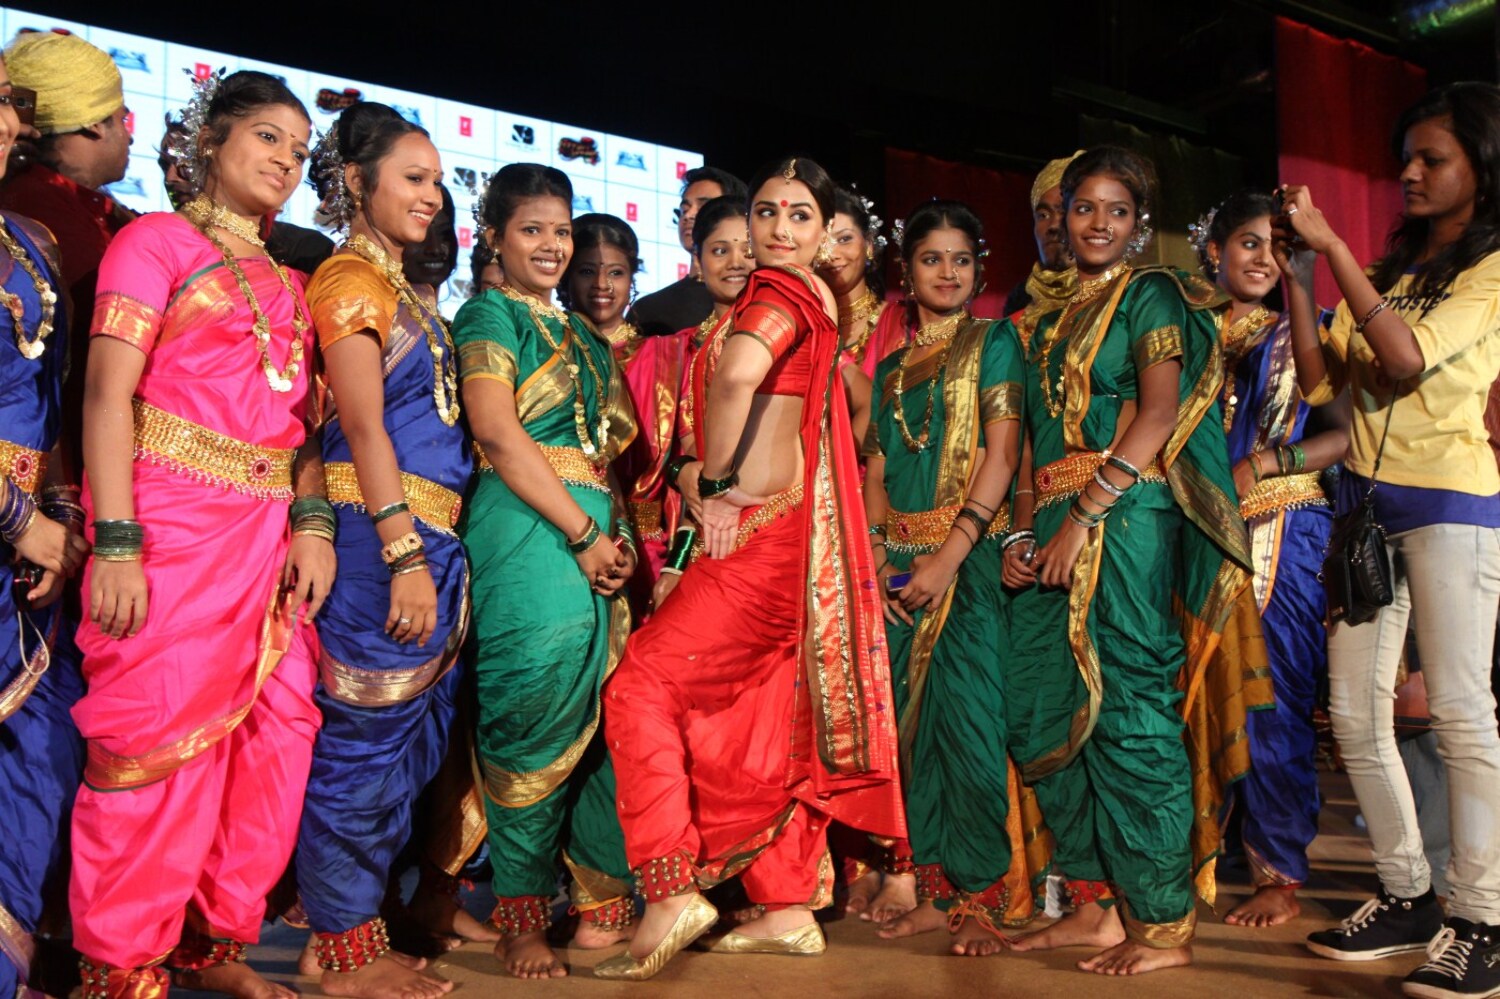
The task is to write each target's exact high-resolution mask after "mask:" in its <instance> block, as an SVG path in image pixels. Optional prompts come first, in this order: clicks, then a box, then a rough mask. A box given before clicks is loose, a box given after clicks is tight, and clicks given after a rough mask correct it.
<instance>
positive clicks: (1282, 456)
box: [1250, 444, 1307, 482]
mask: <svg viewBox="0 0 1500 999" xmlns="http://www.w3.org/2000/svg"><path fill="white" fill-rule="evenodd" d="M1272 451H1273V453H1274V454H1275V455H1276V474H1277V475H1300V474H1302V473H1303V472H1305V471H1307V455H1306V454H1305V453H1304V452H1303V450H1302V448H1300V447H1298V446H1297V445H1296V444H1278V445H1277V446H1276V447H1275V448H1273V449H1272ZM1261 453H1262V452H1260V451H1257V452H1255V458H1254V460H1253V461H1251V462H1250V472H1251V474H1252V475H1253V476H1254V478H1255V481H1256V482H1259V481H1260V480H1261V479H1263V478H1265V475H1266V473H1265V472H1263V471H1261V468H1260V455H1261Z"/></svg>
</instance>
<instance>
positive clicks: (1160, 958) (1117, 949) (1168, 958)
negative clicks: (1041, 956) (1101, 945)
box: [1078, 940, 1193, 975]
mask: <svg viewBox="0 0 1500 999" xmlns="http://www.w3.org/2000/svg"><path fill="white" fill-rule="evenodd" d="M1192 963H1193V948H1192V945H1191V944H1188V945H1186V946H1183V947H1172V948H1169V949H1165V950H1163V949H1160V948H1157V947H1147V946H1146V945H1145V944H1143V943H1138V942H1137V941H1135V940H1126V941H1125V942H1124V943H1118V944H1115V945H1114V946H1113V947H1111V948H1109V949H1108V950H1106V951H1104V952H1103V953H1100V954H1095V955H1094V956H1093V957H1091V958H1089V959H1088V960H1087V961H1079V962H1078V970H1079V971H1092V972H1093V973H1094V974H1096V975H1144V974H1145V973H1146V972H1148V971H1156V970H1158V969H1160V968H1181V967H1184V966H1186V965H1189V964H1192Z"/></svg>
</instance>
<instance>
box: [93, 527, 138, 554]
mask: <svg viewBox="0 0 1500 999" xmlns="http://www.w3.org/2000/svg"><path fill="white" fill-rule="evenodd" d="M144 540H145V535H144V533H143V532H142V531H141V525H140V524H138V523H137V522H135V521H133V520H96V521H94V558H96V559H98V560H99V561H101V562H134V561H135V560H136V559H138V558H140V557H141V545H142V542H143V541H144Z"/></svg>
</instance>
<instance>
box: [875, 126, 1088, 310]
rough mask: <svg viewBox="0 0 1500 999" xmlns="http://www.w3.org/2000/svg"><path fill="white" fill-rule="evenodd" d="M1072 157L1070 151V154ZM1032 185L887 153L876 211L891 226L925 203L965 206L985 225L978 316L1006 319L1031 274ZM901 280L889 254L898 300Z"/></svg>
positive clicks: (1023, 178) (1006, 175)
mask: <svg viewBox="0 0 1500 999" xmlns="http://www.w3.org/2000/svg"><path fill="white" fill-rule="evenodd" d="M1068 152H1071V150H1068ZM1031 181H1032V177H1031V176H1030V175H1028V174H1021V173H1011V172H1001V171H999V170H989V169H986V168H984V167H978V166H971V165H970V164H967V163H953V162H950V161H949V160H940V159H937V158H936V157H932V156H924V155H922V154H921V153H914V152H910V151H908V150H905V149H890V148H887V149H886V151H885V204H883V205H877V206H876V208H875V210H876V213H877V214H878V215H880V217H881V218H883V219H885V220H886V222H887V223H890V222H893V221H895V220H896V219H904V218H906V217H907V216H909V215H910V214H911V213H912V211H913V210H915V209H916V208H917V207H918V206H920V205H921V204H922V202H924V201H930V200H932V199H933V198H951V199H953V200H955V201H962V202H963V203H964V204H966V205H968V206H969V207H970V208H972V209H974V211H975V213H976V214H977V215H978V216H979V217H980V219H982V220H983V222H984V236H985V242H986V243H987V244H988V246H989V251H990V255H989V257H988V258H986V260H985V262H984V275H985V289H984V293H983V294H982V295H980V296H979V298H978V299H976V300H975V302H974V307H973V310H974V314H975V315H976V316H985V317H989V318H1001V315H1000V313H1001V307H1002V306H1003V305H1004V304H1005V296H1006V295H1008V294H1010V290H1011V288H1013V287H1014V286H1015V285H1016V284H1017V283H1019V282H1020V281H1022V280H1024V279H1025V278H1026V275H1028V274H1030V273H1031V265H1032V263H1034V262H1035V260H1036V244H1035V243H1033V242H1032V238H1031ZM900 280H901V265H900V254H899V253H898V252H897V251H896V247H895V245H894V243H893V244H892V245H891V247H890V249H889V250H887V251H886V285H887V287H888V288H890V289H891V293H892V294H891V295H890V296H888V297H893V296H894V295H895V293H897V292H898V291H899V288H900Z"/></svg>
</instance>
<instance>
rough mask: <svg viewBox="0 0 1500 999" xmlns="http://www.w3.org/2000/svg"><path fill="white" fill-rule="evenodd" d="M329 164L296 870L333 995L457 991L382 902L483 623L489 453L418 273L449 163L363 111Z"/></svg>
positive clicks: (324, 167)
mask: <svg viewBox="0 0 1500 999" xmlns="http://www.w3.org/2000/svg"><path fill="white" fill-rule="evenodd" d="M330 147H331V148H330ZM315 169H318V170H321V171H323V173H324V175H325V177H327V179H328V180H330V182H331V183H330V194H329V196H328V197H327V198H325V205H326V206H327V207H328V208H329V209H330V210H331V214H333V215H334V216H335V217H337V218H338V219H339V220H340V221H341V222H343V223H345V224H348V226H349V239H348V242H347V243H346V244H345V245H344V247H343V248H342V249H341V250H340V252H338V253H336V254H334V256H333V257H331V258H330V259H329V260H328V261H327V262H325V263H324V264H323V265H322V266H321V267H319V268H318V271H317V273H316V274H315V275H314V276H313V279H312V281H311V283H310V284H309V285H308V288H307V301H308V307H309V310H310V311H311V314H312V317H313V322H314V324H315V326H316V327H317V331H318V340H319V343H320V344H321V346H322V349H323V354H324V359H325V365H326V368H327V374H328V388H329V391H330V394H331V399H330V401H329V406H330V407H331V409H330V413H329V415H328V416H327V420H326V423H325V425H324V429H323V459H324V462H325V467H326V474H327V480H328V498H329V500H330V501H331V503H332V504H333V507H334V511H333V512H332V517H333V518H334V520H335V521H336V528H337V531H336V534H337V542H336V550H337V552H338V557H339V575H338V578H337V581H336V582H335V584H334V587H333V590H332V591H331V592H330V594H329V597H328V602H327V604H326V605H325V606H324V608H323V613H322V616H321V617H320V619H319V624H318V632H319V636H320V638H321V641H322V655H321V658H320V661H319V681H320V682H319V686H318V690H317V693H316V698H317V703H318V707H319V709H320V710H321V711H322V713H323V728H322V731H321V732H320V733H319V735H318V741H317V745H316V747H315V749H314V752H313V764H312V773H311V775H310V776H309V779H308V788H307V803H306V806H305V808H304V811H303V817H302V829H301V834H300V837H299V839H298V843H297V883H298V887H299V889H300V891H301V893H302V901H303V905H304V906H305V907H306V909H307V914H308V919H309V921H310V923H311V924H312V929H313V931H314V933H315V934H316V940H315V942H314V947H315V950H316V952H317V957H318V961H319V964H320V965H321V966H322V968H323V969H324V972H323V979H322V983H321V987H322V990H323V991H324V992H325V993H326V994H328V995H336V996H349V995H359V996H365V997H370V996H392V997H394V996H402V997H404V999H434V997H436V996H438V995H441V994H443V993H445V992H447V991H449V990H450V989H452V987H453V986H452V984H451V983H449V982H447V981H444V980H442V979H439V978H436V977H433V976H431V975H428V974H425V973H423V972H422V970H421V965H420V963H419V962H416V961H413V960H411V959H407V958H398V957H396V956H394V955H392V954H390V943H389V940H388V938H387V935H386V929H385V923H384V920H382V919H381V918H380V911H381V901H382V899H383V898H384V896H385V894H386V885H387V879H388V875H389V872H390V868H391V864H392V863H393V861H394V860H395V857H396V854H397V852H398V851H399V850H400V849H401V847H402V845H403V844H404V842H405V840H406V838H407V835H408V832H409V829H410V819H411V808H412V804H413V802H414V801H415V800H416V797H417V795H418V793H419V792H420V791H421V790H422V788H423V786H424V785H426V784H427V783H428V781H430V780H431V779H432V778H433V776H434V775H435V774H436V773H437V771H438V768H439V766H440V765H441V764H442V761H443V758H444V755H445V753H446V749H447V742H448V733H449V730H450V728H451V723H452V718H453V712H454V702H455V696H456V693H457V691H458V684H459V675H460V671H459V670H458V669H457V668H455V667H456V665H457V662H458V658H457V653H458V649H459V645H460V644H461V642H462V641H463V636H464V631H465V628H466V624H467V617H468V564H467V561H466V559H465V556H464V549H463V545H462V544H461V543H460V542H459V540H458V537H457V536H456V534H455V533H454V530H453V527H454V524H456V523H457V520H458V513H459V506H460V496H461V495H462V492H463V490H464V488H465V487H466V485H467V484H468V480H469V477H470V475H471V474H472V466H473V462H472V458H471V457H470V451H469V445H468V440H467V438H466V435H465V432H464V429H463V426H462V424H460V423H459V421H458V415H459V405H458V392H457V383H456V378H457V373H456V367H455V362H454V354H453V344H452V341H451V339H450V338H449V336H448V331H447V328H446V326H445V325H444V324H443V321H442V318H441V317H440V316H439V315H438V314H437V311H436V308H435V305H434V303H433V302H431V301H426V300H423V299H422V298H420V297H418V295H417V294H416V293H415V292H414V291H413V290H412V287H411V285H410V284H408V283H407V281H406V279H405V277H403V276H402V271H401V258H402V253H403V251H404V250H405V249H406V248H407V247H408V246H411V245H413V244H416V243H420V242H421V241H422V239H423V238H424V237H425V235H426V231H427V227H428V226H429V225H430V224H431V221H432V218H433V216H434V215H436V214H437V212H438V211H439V209H440V208H441V206H442V192H441V187H440V184H439V180H440V176H441V166H440V164H439V162H438V154H437V150H436V149H435V148H434V147H433V145H432V142H431V140H430V139H429V138H428V137H427V133H426V132H425V131H423V130H422V129H421V128H418V127H416V126H414V125H411V124H410V123H408V122H407V121H405V120H404V119H403V118H401V116H400V115H398V114H397V113H396V112H395V111H393V110H392V109H390V108H388V107H385V106H384V105H380V104H357V105H355V106H353V107H351V108H349V109H348V110H346V111H345V112H344V113H343V114H342V115H341V116H340V118H339V121H338V125H337V127H336V129H335V130H334V132H333V133H332V134H331V135H330V137H329V139H328V140H327V145H326V146H325V148H323V149H321V150H320V151H319V159H318V164H317V166H316V167H315ZM330 526H332V525H330Z"/></svg>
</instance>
